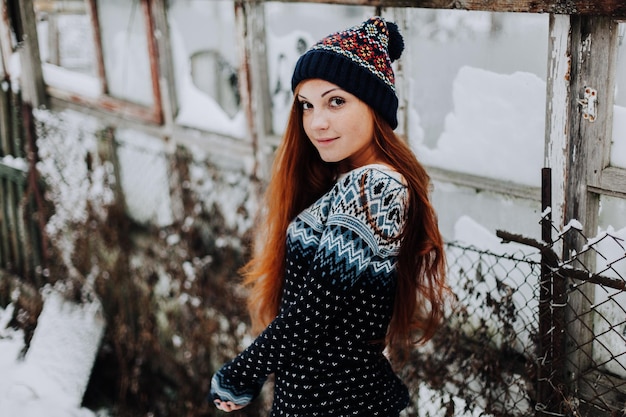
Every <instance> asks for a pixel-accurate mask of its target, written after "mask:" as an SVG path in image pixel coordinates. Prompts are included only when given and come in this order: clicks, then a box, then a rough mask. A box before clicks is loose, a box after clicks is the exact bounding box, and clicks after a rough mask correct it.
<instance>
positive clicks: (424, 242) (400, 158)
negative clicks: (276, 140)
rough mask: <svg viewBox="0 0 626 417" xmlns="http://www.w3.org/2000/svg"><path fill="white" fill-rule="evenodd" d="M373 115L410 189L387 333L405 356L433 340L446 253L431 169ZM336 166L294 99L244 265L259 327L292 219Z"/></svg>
mask: <svg viewBox="0 0 626 417" xmlns="http://www.w3.org/2000/svg"><path fill="white" fill-rule="evenodd" d="M372 114H373V115H374V137H375V143H376V146H377V148H378V152H379V156H380V158H381V159H382V161H383V162H385V163H386V164H388V165H390V166H392V167H394V169H396V170H397V171H398V172H399V173H400V174H402V176H403V177H404V179H405V180H406V183H407V185H408V190H409V208H408V210H407V219H406V227H405V228H404V231H403V236H402V245H401V248H400V253H399V255H398V263H397V274H398V280H397V289H396V297H395V303H394V311H393V316H392V319H391V323H390V326H389V330H388V334H387V343H388V345H390V346H392V347H393V348H394V349H393V352H403V353H406V352H408V350H409V349H410V347H411V346H412V345H413V344H414V343H416V342H425V341H427V340H429V339H430V338H431V337H432V336H433V335H434V333H435V331H436V330H437V327H438V325H439V323H440V321H441V319H442V317H443V313H444V299H445V293H446V291H447V286H446V284H445V254H444V250H443V240H442V237H441V234H440V232H439V228H438V225H437V218H436V215H435V211H434V210H433V207H432V205H431V203H430V200H429V187H430V178H429V176H428V174H427V173H426V170H425V169H424V167H423V166H422V165H421V164H420V163H419V161H418V160H417V158H416V157H415V155H414V153H413V152H412V151H411V149H410V148H409V147H408V145H407V144H406V142H405V141H404V140H402V139H400V138H399V137H398V136H397V135H396V134H395V133H394V131H393V130H392V129H391V127H390V126H389V124H388V123H387V122H386V121H385V120H384V119H383V118H382V117H380V116H379V115H378V114H377V113H375V112H374V111H373V110H372ZM337 168H338V167H337V164H334V163H326V162H324V161H322V160H321V158H320V157H319V154H318V152H317V150H316V149H315V148H314V146H313V145H312V144H311V142H310V141H309V140H308V138H307V136H306V134H305V132H304V128H303V125H302V110H301V108H300V106H299V105H298V103H297V101H296V100H294V103H293V105H292V107H291V113H290V116H289V120H288V122H287V127H286V130H285V133H284V136H283V141H282V144H281V146H280V147H279V148H278V150H277V153H276V156H275V160H274V164H273V167H272V176H271V179H270V182H269V184H268V188H267V190H266V191H265V201H264V211H263V213H262V214H263V218H264V221H263V223H262V224H261V225H260V227H259V229H258V230H259V232H260V233H259V234H258V235H257V239H256V247H255V250H254V253H253V256H252V259H251V260H250V261H249V262H248V263H247V264H246V265H245V266H244V268H243V269H242V272H243V274H244V277H245V280H244V284H245V285H247V286H249V287H250V293H249V297H248V309H249V312H250V315H251V318H252V325H253V330H254V331H257V332H258V331H261V330H262V329H263V328H264V327H265V326H267V325H268V324H269V323H270V322H271V321H272V320H273V319H274V317H275V316H276V314H277V313H278V310H279V306H280V300H281V295H282V285H283V280H284V270H285V253H286V231H287V227H288V225H289V223H290V222H291V221H292V220H293V219H294V218H295V217H296V216H297V215H298V213H300V212H301V211H302V210H304V209H305V208H307V207H308V206H310V205H311V204H313V203H314V202H315V201H316V200H317V199H318V198H319V197H321V196H322V195H323V194H324V193H326V192H327V191H328V190H330V188H331V187H332V186H333V184H334V180H335V178H336V177H337V174H338V172H337ZM398 348H399V349H398Z"/></svg>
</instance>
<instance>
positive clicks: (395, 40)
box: [387, 22, 404, 62]
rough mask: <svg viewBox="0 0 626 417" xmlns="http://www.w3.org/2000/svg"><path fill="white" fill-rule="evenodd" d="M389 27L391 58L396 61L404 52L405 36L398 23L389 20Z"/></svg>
mask: <svg viewBox="0 0 626 417" xmlns="http://www.w3.org/2000/svg"><path fill="white" fill-rule="evenodd" d="M387 29H388V30H389V43H388V48H387V49H388V50H389V59H390V60H391V62H394V61H396V60H398V59H400V56H401V55H402V52H403V51H404V38H403V37H402V35H401V34H400V30H399V29H398V25H396V24H395V23H393V22H387Z"/></svg>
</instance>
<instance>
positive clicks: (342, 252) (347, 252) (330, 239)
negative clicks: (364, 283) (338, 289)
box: [320, 233, 371, 274]
mask: <svg viewBox="0 0 626 417" xmlns="http://www.w3.org/2000/svg"><path fill="white" fill-rule="evenodd" d="M320 246H324V247H325V248H326V249H327V250H328V251H329V252H334V253H336V254H337V258H340V259H346V260H347V264H348V265H353V266H355V267H356V270H357V274H358V273H360V272H362V271H363V270H365V269H366V268H367V266H368V264H369V263H370V260H371V256H370V255H368V254H367V253H366V252H367V251H366V250H364V249H358V248H357V247H356V246H355V245H354V243H353V242H351V241H346V239H345V237H344V236H342V235H334V234H332V233H329V234H326V235H324V239H323V240H322V241H321V242H320ZM370 250H371V249H370Z"/></svg>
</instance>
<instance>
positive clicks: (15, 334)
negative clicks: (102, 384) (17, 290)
mask: <svg viewBox="0 0 626 417" xmlns="http://www.w3.org/2000/svg"><path fill="white" fill-rule="evenodd" d="M44 300H45V301H44V307H43V310H42V312H41V314H40V316H39V320H38V325H37V328H36V330H35V333H34V335H33V338H32V340H31V343H30V348H29V349H28V351H27V352H26V354H25V355H23V354H22V352H23V350H24V347H25V342H24V333H23V332H22V331H19V330H14V329H12V328H10V327H7V325H8V323H9V321H10V320H11V317H12V315H13V305H12V304H9V306H8V307H7V308H6V309H4V310H3V309H0V375H2V378H0V416H3V417H4V416H6V417H9V416H10V417H42V416H46V417H94V416H95V414H94V413H93V412H92V411H90V410H88V409H86V408H83V407H81V402H82V398H83V394H84V392H85V389H86V388H87V383H88V381H89V376H90V374H91V368H92V367H93V362H94V360H95V357H96V354H97V351H98V347H99V344H100V340H101V338H102V335H103V332H104V319H103V317H102V315H101V310H100V305H99V303H97V302H92V303H86V304H81V305H77V304H74V303H72V302H69V301H66V300H65V299H64V298H63V297H62V296H61V295H60V294H59V293H58V292H56V291H54V290H47V291H46V293H45V294H44Z"/></svg>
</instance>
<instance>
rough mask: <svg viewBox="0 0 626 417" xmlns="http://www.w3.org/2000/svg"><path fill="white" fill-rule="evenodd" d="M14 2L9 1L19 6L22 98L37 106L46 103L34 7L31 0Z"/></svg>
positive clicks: (14, 5)
mask: <svg viewBox="0 0 626 417" xmlns="http://www.w3.org/2000/svg"><path fill="white" fill-rule="evenodd" d="M15 3H17V5H16V4H15ZM15 3H13V2H9V4H13V6H12V7H16V6H17V7H19V13H18V15H19V16H20V21H21V28H22V33H19V34H18V37H19V38H18V44H19V48H18V49H19V53H20V62H21V65H22V74H24V75H25V76H23V77H22V79H21V86H22V100H23V101H24V102H26V103H30V104H31V105H32V106H33V107H34V108H37V107H41V106H45V105H46V91H45V84H44V80H43V71H42V69H41V57H40V55H39V43H38V36H37V19H36V17H35V9H34V8H33V0H20V1H19V2H15Z"/></svg>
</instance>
